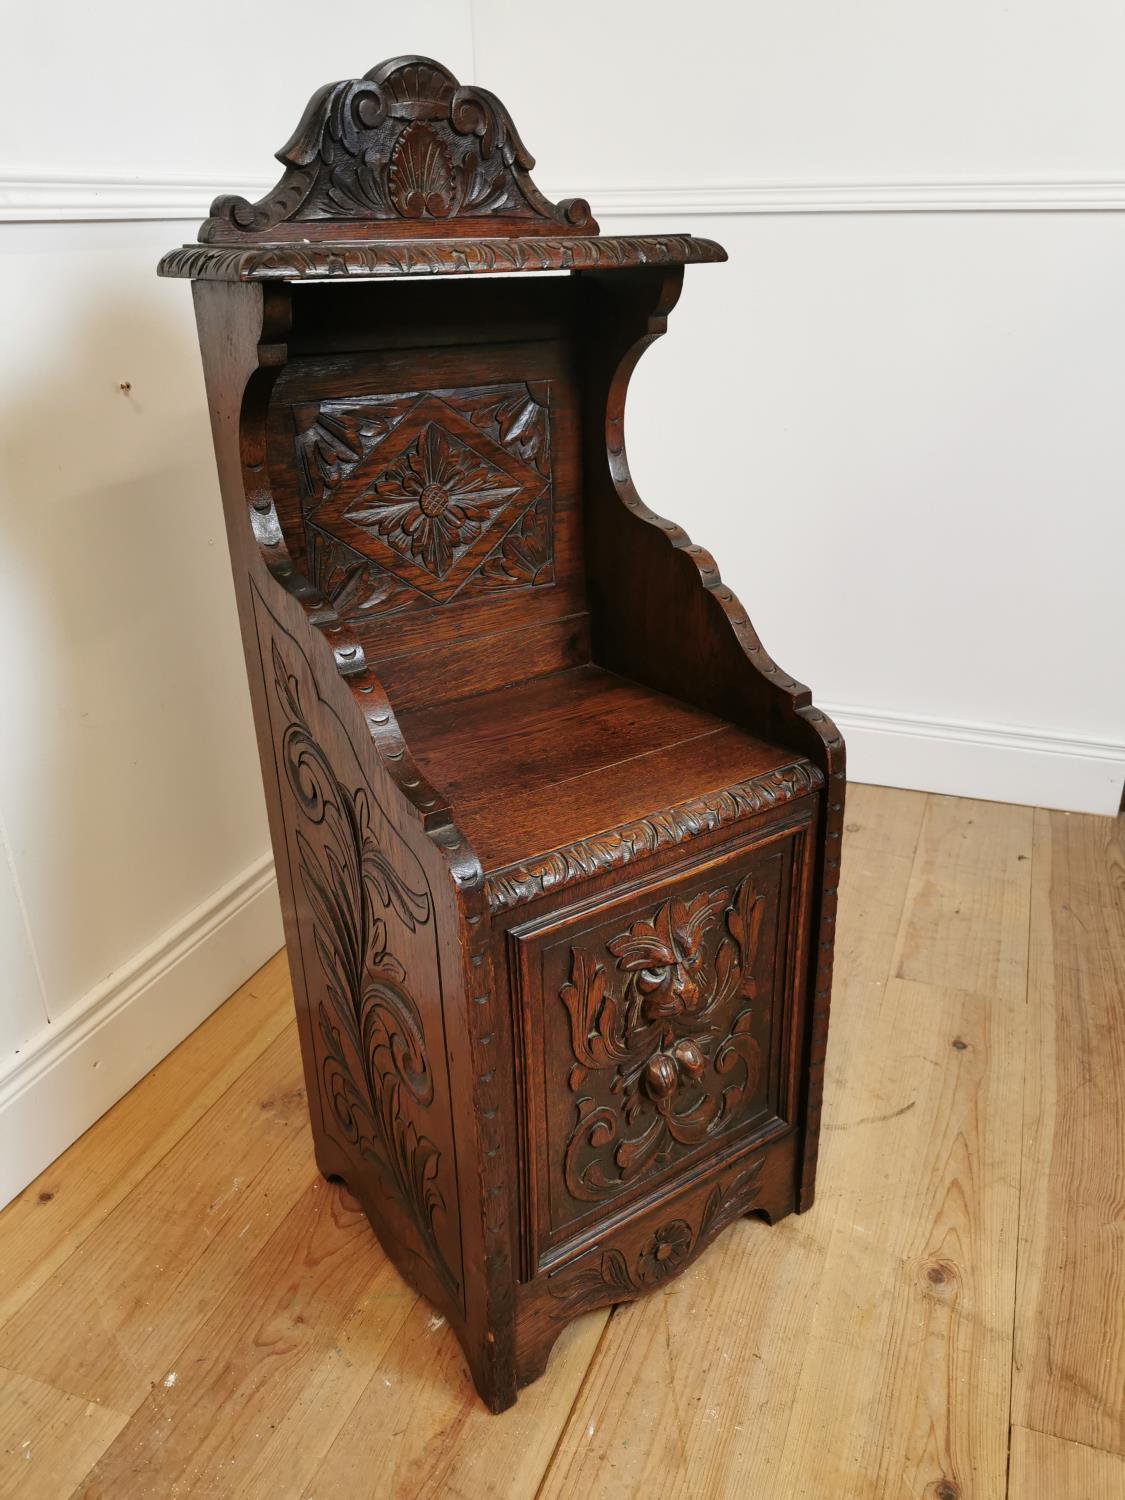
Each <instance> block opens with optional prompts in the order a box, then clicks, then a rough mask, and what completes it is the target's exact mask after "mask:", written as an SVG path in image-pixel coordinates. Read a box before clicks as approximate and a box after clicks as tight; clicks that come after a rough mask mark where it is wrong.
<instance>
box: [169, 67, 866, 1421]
mask: <svg viewBox="0 0 1125 1500" xmlns="http://www.w3.org/2000/svg"><path fill="white" fill-rule="evenodd" d="M279 158H280V160H281V161H282V163H283V165H284V168H285V170H284V174H283V176H282V178H281V181H280V182H279V184H278V186H277V187H276V188H275V189H274V190H273V191H272V192H271V193H269V194H268V195H267V196H266V197H265V198H263V199H262V200H261V201H260V202H258V203H248V202H246V201H245V200H243V199H241V198H230V197H226V198H220V199H218V200H217V201H216V202H215V204H214V205H213V208H212V213H211V217H210V218H209V219H208V220H207V221H206V222H205V223H204V224H203V226H202V228H201V230H200V234H199V244H197V245H190V246H186V247H184V248H183V249H180V250H175V251H172V252H171V253H170V254H168V255H167V256H165V258H164V260H163V261H162V262H161V267H160V269H161V273H162V274H163V275H165V276H185V277H190V278H192V280H193V283H194V287H193V290H194V296H195V306H196V312H197V318H198V324H199V336H200V342H201V345H202V351H203V362H204V369H205V375H206V384H207V394H208V400H209V403H210V408H211V416H212V422H213V429H214V439H215V449H216V454H217V459H218V468H219V475H220V479H221V486H222V494H223V501H224V506H225V510H226V520H227V528H228V534H229V541H230V549H231V555H232V559H233V565H234V576H235V583H236V589H237V595H238V606H239V611H240V616H241V626H242V636H243V643H244V646H245V651H246V662H247V668H248V671H249V676H250V686H251V692H252V697H253V706H254V715H255V720H256V725H257V734H258V740H259V746H260V751H261V758H262V768H263V775H264V778H265V785H266V792H267V799H268V804H269V815H270V826H271V832H272V837H273V845H274V851H275V854H276V858H277V871H278V879H279V882H280V885H281V892H282V901H283V906H284V912H285V923H286V941H287V944H288V951H289V960H290V965H291V968H292V975H293V989H294V995H295V999H296V1006H297V1015H298V1020H299V1024H300V1033H301V1046H302V1051H303V1056H304V1066H305V1075H306V1082H307V1087H308V1098H309V1109H310V1112H311V1116H312V1127H313V1135H314V1139H315V1145H316V1157H317V1162H318V1164H319V1166H320V1169H321V1170H322V1171H323V1172H324V1173H325V1174H326V1175H327V1176H329V1177H333V1178H340V1179H342V1180H343V1181H344V1182H345V1183H347V1185H348V1186H349V1188H350V1189H351V1191H352V1192H353V1193H354V1194H356V1195H357V1196H358V1198H359V1199H360V1200H361V1201H362V1203H363V1206H364V1208H365V1210H366V1212H367V1214H368V1216H369V1217H370V1219H371V1222H372V1224H373V1225H374V1227H375V1230H376V1231H377V1233H378V1236H379V1238H380V1240H381V1242H382V1244H383V1245H384V1246H385V1248H386V1251H387V1253H388V1254H389V1255H390V1256H391V1257H392V1259H393V1260H394V1262H395V1264H396V1265H397V1266H398V1268H399V1269H400V1270H401V1272H402V1274H403V1276H404V1277H406V1278H407V1280H408V1281H410V1282H411V1284H412V1285H413V1286H415V1287H416V1288H418V1290H419V1291H420V1292H422V1293H423V1294H424V1295H425V1296H426V1297H427V1298H429V1299H430V1300H431V1301H432V1302H433V1303H434V1304H435V1305H436V1306H437V1307H438V1308H440V1309H441V1311H442V1312H443V1313H444V1314H445V1315H446V1316H447V1317H448V1319H449V1321H450V1323H451V1324H452V1325H453V1327H454V1328H455V1329H456V1331H457V1333H458V1335H459V1337H460V1339H461V1342H462V1344H463V1346H464V1349H465V1352H466V1355H467V1357H468V1361H469V1364H470V1366H471V1369H472V1373H473V1377H474V1379H475V1381H476V1384H477V1388H478V1390H479V1391H480V1393H481V1395H482V1396H483V1398H484V1400H485V1401H486V1402H487V1404H488V1405H489V1406H490V1407H491V1408H492V1409H493V1410H496V1411H498V1410H501V1409H502V1408H504V1407H506V1406H508V1405H510V1403H511V1402H512V1401H513V1400H514V1399H515V1394H516V1391H517V1389H518V1387H519V1386H520V1385H522V1384H525V1383H526V1382H528V1381H530V1380H533V1379H535V1378H536V1376H538V1375H539V1374H540V1373H541V1371H542V1370H543V1368H544V1365H545V1363H546V1360H547V1356H548V1354H549V1352H550V1349H551V1346H552V1344H553V1342H554V1340H555V1339H556V1337H557V1336H558V1334H559V1332H560V1330H561V1329H562V1328H563V1326H564V1325H565V1323H566V1322H567V1320H568V1319H570V1318H573V1317H574V1316H576V1315H577V1314H579V1313H581V1312H584V1311H586V1310H587V1309H590V1308H593V1307H598V1306H601V1305H605V1304H607V1303H611V1302H620V1301H623V1300H626V1299H628V1298H631V1297H636V1296H638V1295H639V1294H640V1293H642V1292H645V1291H647V1290H649V1289H651V1288H653V1287H657V1286H660V1285H661V1284H662V1283H663V1282H664V1281H665V1280H666V1279H667V1278H668V1277H670V1276H673V1275H675V1274H676V1273H677V1272H679V1271H681V1270H683V1269H684V1267H685V1266H687V1265H688V1264H689V1262H691V1261H692V1260H693V1259H694V1258H695V1257H696V1256H697V1255H699V1254H700V1252H701V1251H702V1250H703V1249H704V1247H705V1246H706V1245H707V1244H708V1243H709V1242H710V1241H711V1240H713V1239H714V1238H715V1236H716V1235H717V1234H718V1233H719V1232H720V1231H721V1230H722V1229H723V1228H724V1226H726V1225H728V1224H730V1223H731V1222H732V1221H733V1220H734V1219H736V1218H738V1217H739V1216H741V1215H744V1214H761V1215H764V1216H765V1217H766V1218H767V1219H769V1220H771V1221H773V1220H776V1219H777V1218H779V1217H780V1216H782V1215H784V1214H787V1213H789V1212H790V1211H791V1210H793V1209H797V1210H801V1209H804V1208H807V1207H808V1206H809V1204H810V1202H811V1201H812V1193H813V1181H814V1176H815V1170H816V1152H817V1129H818V1122H819V1116H820V1101H821V1083H822V1071H823V1060H824V1047H825V1038H826V1031H827V1023H828V1001H829V990H830V983H831V978H830V976H831V960H832V936H833V916H834V912H835V906H836V896H835V891H836V883H837V874H838V869H839V849H840V829H841V820H842V811H843V799H844V771H843V765H844V747H843V744H842V742H841V740H840V737H839V735H838V734H837V732H836V730H835V728H834V727H833V726H832V724H831V723H830V722H829V721H828V719H827V718H826V717H825V716H824V715H823V714H822V713H820V712H818V711H817V710H816V709H814V708H813V707H812V706H811V704H810V697H809V693H808V690H807V689H806V688H804V687H802V686H801V685H800V684H799V683H797V682H794V681H793V679H792V678H791V677H788V676H786V674H785V673H784V672H782V671H781V670H780V668H778V667H777V666H775V665H774V663H773V662H772V661H771V660H770V658H769V657H768V656H767V655H766V654H765V652H764V651H763V649H762V647H761V645H760V643H759V641H758V638H757V636H756V635H755V633H754V630H753V628H752V626H751V624H750V621H749V620H748V619H747V616H746V613H745V611H744V610H743V608H742V606H741V605H740V604H739V603H738V601H737V600H736V599H735V598H734V596H733V595H732V594H731V591H730V590H729V589H728V588H726V587H725V586H724V585H723V583H722V581H721V580H720V577H719V573H718V570H717V568H716V567H715V564H714V562H713V561H712V559H711V558H710V557H709V556H708V554H707V553H705V552H704V551H703V550H702V549H701V548H699V547H695V546H693V545H692V544H691V542H690V541H689V539H688V537H687V536H686V535H685V533H684V532H683V531H682V530H681V529H680V528H679V526H678V525H675V524H674V523H673V522H671V521H664V520H661V519H660V518H659V517H658V516H656V515H654V514H653V513H652V512H651V511H650V510H648V509H647V508H646V507H645V505H644V504H643V503H642V501H641V499H640V498H639V496H638V495H637V492H636V490H635V489H634V488H633V485H632V482H631V480H630V477H629V469H628V465H627V462H626V458H625V449H624V444H623V437H622V423H623V412H624V405H625V392H626V387H627V385H628V382H629V376H630V372H631V371H632V368H633V366H634V364H635V363H636V361H637V359H638V357H639V355H640V354H641V352H642V351H643V350H644V348H645V347H646V345H648V344H649V343H650V342H651V341H652V340H653V339H655V338H657V337H658V336H659V335H660V334H661V333H663V331H664V326H665V320H666V318H667V316H668V313H669V312H670V311H671V309H672V307H673V306H674V304H675V302H676V299H677V297H678V296H679V293H680V285H681V281H682V279H683V274H684V266H685V265H688V264H694V263H703V262H711V261H722V260H724V259H725V258H726V257H725V254H724V252H723V250H722V249H720V247H719V246H718V245H716V244H714V243H712V242H711V241H709V240H704V239H696V238H693V237H691V236H690V235H681V234H668V235H651V236H644V237H620V238H616V237H608V236H602V235H600V234H599V232H598V226H597V224H596V223H595V222H594V220H593V218H592V217H591V214H590V209H589V207H588V205H587V204H586V203H585V202H583V201H581V200H572V201H569V202H565V203H559V204H555V203H551V202H549V201H548V200H547V199H546V198H544V197H543V195H542V194H541V193H540V192H539V191H538V190H537V189H536V187H535V185H534V184H533V182H532V180H531V177H530V176H529V170H530V168H531V167H532V166H533V165H534V163H533V161H532V158H531V157H530V156H529V155H528V153H527V150H526V149H525V147H524V145H523V143H522V142H521V140H520V138H519V136H518V135H517V133H516V130H515V127H514V126H513V124H512V121H511V119H510V118H509V117H508V114H507V112H506V110H505V109H504V108H503V106H502V105H501V104H500V102H499V101H498V100H497V99H496V98H495V97H494V96H493V95H492V94H490V93H488V92H486V91H485V90H484V89H480V88H474V87H462V86H461V85H460V84H458V82H457V80H456V79H455V78H454V77H453V76H452V75H451V74H450V73H449V72H448V71H447V70H446V69H445V68H443V67H441V66H440V65H439V64H437V63H434V62H431V61H429V60H427V59H425V58H418V57H407V58H396V59H394V60H393V61H391V62H387V63H384V64H383V65H382V66H381V67H378V68H375V69H374V70H373V71H372V72H370V73H368V74H366V75H365V76H364V77H363V78H360V79H355V80H351V81H348V82H343V83H335V84H330V85H328V86H327V87H325V88H323V89H321V90H320V91H319V92H318V93H317V94H316V95H314V97H313V99H312V100H311V102H310V104H309V106H308V108H307V109H306V111H305V114H304V116H303V118H302V119H301V122H300V124H299V125H298V127H297V131H296V133H295V134H294V136H293V138H292V139H291V140H290V141H289V143H288V145H286V146H285V147H284V148H283V150H282V151H281V152H280V153H279ZM489 272H507V273H521V274H508V275H505V276H502V277H496V276H489V275H487V274H483V273H489ZM534 272H553V273H555V274H553V275H548V276H542V275H532V274H522V273H534Z"/></svg>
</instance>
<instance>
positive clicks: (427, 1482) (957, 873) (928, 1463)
mask: <svg viewBox="0 0 1125 1500" xmlns="http://www.w3.org/2000/svg"><path fill="white" fill-rule="evenodd" d="M289 1005H290V1001H289V995H288V984H287V977H286V970H285V966H284V960H283V959H282V958H280V957H279V958H278V959H275V960H274V961H273V962H272V963H270V964H268V965H267V966H266V967H265V968H264V969H263V970H262V971H261V973H259V974H258V975H256V976H255V978H254V979H252V980H251V981H250V983H249V984H247V985H246V986H245V987H244V988H243V989H242V990H241V991H240V992H239V993H238V994H237V995H236V996H235V997H234V998H233V999H232V1000H231V1001H230V1002H229V1003H228V1004H227V1005H225V1006H223V1007H222V1009H221V1010H220V1011H218V1012H217V1013H216V1014H215V1015H214V1016H213V1017H212V1018H211V1019H210V1020H209V1021H208V1022H207V1023H206V1025H204V1026H203V1027H201V1028H200V1029H199V1031H197V1032H196V1033H195V1034H194V1035H193V1036H191V1037H190V1038H189V1039H188V1040H187V1041H186V1042H185V1043H184V1044H183V1045H182V1046H181V1047H180V1048H179V1049H178V1050H177V1051H176V1052H175V1053H173V1054H172V1056H171V1057H169V1058H168V1059H166V1061H165V1062H163V1063H162V1064H161V1065H160V1067H159V1068H158V1069H157V1070H156V1071H155V1072H154V1073H152V1074H151V1075H150V1076H149V1077H147V1078H146V1079H145V1080H144V1081H143V1082H142V1083H141V1084H139V1085H138V1086H137V1088H135V1089H134V1090H133V1092H132V1093H131V1094H129V1095H128V1097H127V1098H125V1099H123V1100H122V1101H121V1103H120V1104H118V1105H117V1106H116V1108H114V1109H113V1110H112V1111H110V1113H109V1114H107V1115H106V1116H105V1117H104V1118H103V1119H102V1120H101V1121H99V1123H98V1124H97V1125H95V1126H94V1128H93V1129H92V1130H90V1131H89V1132H88V1133H87V1134H86V1135H85V1136H84V1137H83V1138H82V1139H81V1140H80V1141H78V1142H77V1144H76V1145H74V1146H73V1147H72V1148H71V1149H70V1150H69V1151H68V1152H67V1153H66V1155H65V1156H63V1157H62V1158H61V1160H59V1161H58V1162H56V1163H55V1165H54V1166H53V1167H51V1168H50V1170H48V1171H47V1172H46V1173H44V1175H43V1176H42V1177H41V1178H40V1180H39V1181H38V1182H36V1183H35V1184H33V1186H32V1187H30V1188H29V1189H28V1190H27V1191H26V1192H25V1193H24V1194H23V1195H22V1196H21V1197H20V1198H19V1199H18V1200H17V1201H16V1202H15V1203H13V1204H12V1205H11V1206H10V1207H9V1208H8V1209H7V1210H6V1211H5V1212H4V1214H3V1215H2V1216H0V1268H2V1269H0V1493H3V1494H4V1495H5V1496H7V1495H13V1496H14V1495H18V1496H20V1497H26V1500H31V1497H38V1496H45V1497H50V1500H55V1497H64V1496H69V1495H71V1494H74V1495H80V1496H86V1497H105V1500H131V1497H135V1496H154V1497H159V1500H170V1497H173V1496H176V1497H178V1496H186V1495H208V1496H222V1497H228V1496H230V1497H235V1496H238V1497H242V1496H262V1497H269V1500H283V1497H289V1496H292V1497H298V1496H305V1497H310V1500H311V1497H332V1500H362V1497H367V1496H373V1497H374V1496H377V1497H380V1500H382V1497H390V1496H420V1495H426V1496H435V1497H436V1496H440V1497H455V1500H456V1497H463V1500H479V1497H482V1496H500V1497H504V1500H510V1497H522V1496H536V1495H538V1496H543V1497H547V1496H551V1497H557V1496H566V1497H570V1496H576V1497H580V1500H596V1497H603V1496H632V1495H645V1496H649V1495H651V1496H653V1497H656V1496H659V1497H660V1500H666V1497H685V1500H686V1497H690V1500H695V1497H701V1496H730V1497H747V1500H750V1497H753V1500H772V1497H778V1500H800V1497H810V1500H829V1497H830V1500H841V1497H853V1496H854V1497H860V1496H862V1497H868V1496H880V1497H881V1496H888V1497H896V1500H897V1497H919V1500H922V1497H925V1500H993V1497H1001V1496H1011V1497H1013V1500H1106V1497H1111V1496H1112V1497H1122V1496H1125V852H1123V839H1122V824H1121V822H1120V821H1117V822H1115V821H1114V820H1111V819H1104V818H1103V819H1099V818H1092V817H1080V816H1077V815H1074V816H1067V815H1065V814H1061V813H1045V812H1035V811H1033V810H1031V809H1029V808H1021V807H1006V806H1001V805H998V804H995V803H982V802H967V801H959V800H957V799H954V798H948V797H932V796H924V795H921V794H916V793H911V792H898V791H886V790H875V789H871V788H867V787H855V788H853V789H852V790H851V792H850V793H849V800H848V819H847V848H846V854H845V866H844V881H843V886H842V898H841V916H840V927H839V945H838V962H837V969H836V988H835V993H834V1004H833V1020H832V1034H831V1042H830V1046H829V1054H828V1096H827V1101H826V1109H825V1136H824V1140H823V1145H822V1150H821V1157H820V1178H819V1195H818V1198H817V1202H816V1206H815V1208H814V1209H813V1210H812V1211H811V1212H810V1213H808V1214H806V1215H804V1216H803V1217H801V1218H791V1219H789V1220H787V1221H785V1222H784V1223H783V1224H780V1225H778V1226H777V1227H776V1228H774V1229H770V1228H768V1227H766V1226H765V1225H764V1224H762V1223H760V1222H757V1221H744V1222H741V1223H739V1224H737V1225H735V1226H734V1227H733V1228H731V1229H730V1230H728V1231H727V1232H726V1233H725V1234H724V1235H723V1236H722V1237H721V1238H720V1240H719V1241H718V1242H717V1243H716V1245H715V1246H714V1247H713V1248H712V1249H710V1250H709V1251H708V1252H707V1253H706V1254H705V1255H704V1256H703V1257H702V1259H701V1260H700V1261H699V1263H698V1264H697V1265H696V1266H695V1267H693V1268H692V1269H691V1270H689V1271H688V1272H687V1273H686V1274H685V1275H683V1276H682V1277H680V1278H679V1279H678V1280H676V1281H674V1282H673V1283H672V1284H670V1285H669V1286H668V1288H667V1289H666V1290H665V1291H663V1292H656V1293H654V1294H653V1295H651V1296H650V1297H649V1298H647V1299H646V1300H645V1301H642V1302H639V1303H636V1304H634V1305H632V1306H630V1307H627V1308H622V1309H620V1310H618V1311H616V1312H614V1313H612V1314H607V1313H594V1314H591V1315H590V1316H588V1317H587V1318H585V1319H584V1320H582V1321H581V1322H579V1323H577V1324H575V1325H574V1326H573V1327H572V1328H571V1329H570V1330H569V1331H568V1332H567V1333H566V1334H565V1335H564V1337H563V1339H562V1341H561V1342H560V1344H559V1345H558V1347H557V1349H556V1352H555V1354H554V1356H553V1358H552V1361H551V1364H550V1366H549V1368H548V1371H547V1374H546V1376H545V1377H544V1378H543V1379H542V1380H541V1381H540V1382H539V1383H538V1384H536V1385H534V1386H532V1387H530V1388H529V1389H528V1390H527V1391H525V1392H524V1394H523V1395H522V1396H521V1398H520V1400H519V1403H518V1404H517V1406H516V1407H515V1408H514V1409H513V1410H512V1411H510V1412H508V1413H506V1414H505V1415H503V1416H501V1417H490V1416H488V1415H487V1414H486V1413H485V1411H484V1409H483V1408H482V1407H481V1406H480V1404H479V1403H478V1401H477V1400H476V1399H475V1397H474V1395H473V1393H472V1391H471V1389H470V1387H469V1384H468V1380H467V1377H466V1373H465V1368H464V1363H463V1361H462V1359H461V1356H460V1354H459V1352H458V1349H457V1347H456V1345H455V1343H454V1340H453V1338H452V1337H451V1335H450V1333H449V1330H448V1328H447V1327H446V1326H445V1325H444V1324H443V1321H442V1319H441V1318H439V1317H438V1316H436V1315H435V1314H433V1313H432V1312H431V1310H430V1309H429V1308H428V1307H427V1306H426V1305H425V1304H423V1303H420V1302H418V1301H417V1299H416V1298H415V1297H414V1296H413V1295H412V1294H411V1293H410V1292H409V1291H408V1290H407V1289H406V1287H405V1286H404V1285H403V1283H402V1282H401V1281H400V1280H399V1279H398V1277H397V1276H396V1275H395V1273H394V1272H393V1271H392V1270H391V1269H390V1268H389V1266H388V1265H387V1263H386V1261H385V1260H384V1258H383V1256H382V1255H381V1253H380V1251H379V1249H378V1247H377V1245H376V1243H375V1240H374V1238H373V1237H372V1235H371V1234H370V1232H369V1231H368V1230H367V1228H366V1227H365V1224H364V1223H363V1222H362V1221H361V1218H360V1215H359V1214H358V1213H357V1211H356V1208H355V1206H354V1204H353V1203H352V1202H350V1201H349V1200H348V1198H347V1197H346V1196H344V1195H343V1194H342V1193H341V1192H340V1190H339V1189H337V1188H334V1187H329V1186H328V1185H327V1184H325V1183H323V1182H322V1181H320V1180H318V1178H317V1176H316V1173H315V1170H314V1167H313V1159H312V1150H311V1146H310V1141H309V1134H308V1130H307V1128H306V1125H305V1108H304V1100H303V1096H302V1090H301V1076H300V1069H299V1066H298V1057H297V1043H296V1038H295V1035H294V1027H293V1025H292V1023H291V1021H290V1014H289Z"/></svg>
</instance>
